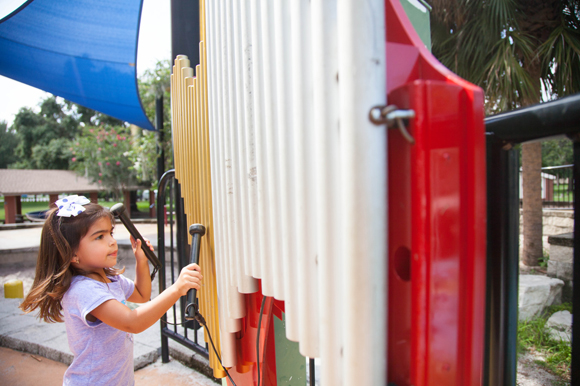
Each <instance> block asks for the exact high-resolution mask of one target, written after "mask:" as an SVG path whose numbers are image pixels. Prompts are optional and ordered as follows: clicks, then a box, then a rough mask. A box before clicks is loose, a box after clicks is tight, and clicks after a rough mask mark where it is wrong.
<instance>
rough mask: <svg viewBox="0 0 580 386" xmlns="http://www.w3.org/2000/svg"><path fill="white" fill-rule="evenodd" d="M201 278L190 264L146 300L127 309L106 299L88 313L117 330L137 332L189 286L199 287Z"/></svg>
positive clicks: (195, 266) (183, 293) (152, 322)
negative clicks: (168, 283) (153, 296)
mask: <svg viewBox="0 0 580 386" xmlns="http://www.w3.org/2000/svg"><path fill="white" fill-rule="evenodd" d="M202 278H203V276H202V275H201V269H200V268H199V266H198V265H197V264H190V265H188V266H187V267H185V268H183V269H182V270H181V273H180V274H179V278H178V279H177V281H176V282H175V283H173V284H172V285H171V286H170V287H169V288H167V289H166V290H165V291H163V292H162V293H161V294H160V295H159V296H157V297H156V298H155V299H153V300H151V301H150V302H148V303H146V304H143V305H142V306H139V307H138V308H136V309H134V310H131V309H130V308H129V307H127V306H126V305H124V304H123V303H121V302H119V301H117V300H108V301H106V302H104V303H103V304H101V305H100V306H98V307H97V308H95V309H94V310H93V311H92V312H91V315H92V316H94V317H96V318H97V319H99V320H100V321H102V322H103V323H105V324H108V325H109V326H111V327H114V328H116V329H118V330H121V331H125V332H130V333H134V334H138V333H140V332H143V331H145V330H146V329H148V328H149V327H151V326H152V325H153V324H155V322H157V321H158V320H159V319H160V318H161V317H162V316H163V314H165V313H166V312H167V310H168V309H169V308H170V307H171V306H172V305H174V304H175V302H177V300H178V299H179V298H180V297H181V296H184V295H186V294H187V291H188V290H189V289H191V288H195V289H197V290H199V289H200V288H201V285H200V283H201V279H202Z"/></svg>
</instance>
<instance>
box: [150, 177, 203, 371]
mask: <svg viewBox="0 0 580 386" xmlns="http://www.w3.org/2000/svg"><path fill="white" fill-rule="evenodd" d="M164 204H165V205H164ZM166 224H167V225H166ZM165 226H168V227H169V244H170V245H169V248H168V249H169V259H167V258H166V256H165V255H164V251H165ZM157 227H158V229H157V233H158V241H157V242H158V249H159V257H160V260H161V264H162V268H161V269H160V270H159V293H162V292H163V291H164V290H165V288H167V287H168V286H170V285H171V284H173V283H175V281H176V280H177V277H178V276H179V272H180V271H181V269H182V268H183V267H184V266H186V265H187V264H189V244H188V241H187V237H188V233H187V224H186V223H185V214H184V212H183V202H182V198H181V193H180V187H179V183H178V182H177V180H176V179H175V170H173V169H172V170H169V171H167V172H166V173H165V174H164V175H163V177H161V179H160V181H159V191H158V195H157ZM175 251H176V252H177V254H175ZM168 260H169V261H168ZM167 263H169V264H167ZM185 300H186V299H185V298H183V297H182V298H181V299H180V301H179V305H173V307H172V308H171V309H170V310H169V311H168V312H167V313H166V314H165V315H164V316H163V317H162V318H161V320H162V322H161V357H162V361H163V362H164V363H167V362H168V361H169V342H168V338H171V339H172V340H174V341H176V342H178V343H180V344H181V345H183V346H185V347H187V348H189V349H190V350H193V351H195V352H196V353H198V354H200V355H202V356H203V357H205V358H208V347H207V344H206V343H205V342H204V339H203V327H201V326H200V325H199V324H198V323H197V322H194V321H186V320H184V318H183V315H184V312H185V303H186V302H185ZM166 324H167V325H166ZM206 375H207V374H206Z"/></svg>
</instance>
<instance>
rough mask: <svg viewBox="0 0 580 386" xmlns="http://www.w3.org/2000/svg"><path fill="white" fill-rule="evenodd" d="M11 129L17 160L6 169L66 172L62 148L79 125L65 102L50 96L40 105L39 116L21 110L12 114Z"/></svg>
mask: <svg viewBox="0 0 580 386" xmlns="http://www.w3.org/2000/svg"><path fill="white" fill-rule="evenodd" d="M11 130H12V131H13V132H15V134H16V139H17V141H18V144H17V145H16V148H15V155H16V157H17V161H16V162H15V163H13V164H11V165H10V167H13V168H17V169H68V167H69V158H70V154H69V153H68V150H67V148H68V146H62V145H63V144H64V142H66V141H67V140H70V139H72V138H74V137H75V136H76V134H77V133H78V131H79V123H78V122H77V120H76V119H75V117H74V116H73V114H72V111H71V109H70V106H67V104H66V103H61V102H59V101H58V100H57V98H56V97H54V96H51V97H48V98H46V99H45V100H44V101H42V102H41V104H40V112H39V113H35V112H34V111H32V109H29V108H22V109H20V111H19V112H18V114H16V117H15V119H14V123H13V124H12V126H11ZM47 149H50V152H49V151H47Z"/></svg>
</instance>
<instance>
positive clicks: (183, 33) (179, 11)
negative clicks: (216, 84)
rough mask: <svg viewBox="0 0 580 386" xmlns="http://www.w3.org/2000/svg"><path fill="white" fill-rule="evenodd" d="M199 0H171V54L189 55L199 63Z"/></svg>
mask: <svg viewBox="0 0 580 386" xmlns="http://www.w3.org/2000/svg"><path fill="white" fill-rule="evenodd" d="M199 40H200V35H199V0H171V55H172V61H173V60H175V57H176V56H177V55H187V57H188V58H189V61H190V63H191V67H192V68H195V66H196V65H198V64H199Z"/></svg>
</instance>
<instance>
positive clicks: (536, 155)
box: [522, 142, 543, 266]
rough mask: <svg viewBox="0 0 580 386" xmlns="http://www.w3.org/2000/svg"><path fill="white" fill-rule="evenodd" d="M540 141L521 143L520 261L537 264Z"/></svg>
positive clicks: (540, 219) (541, 251)
mask: <svg viewBox="0 0 580 386" xmlns="http://www.w3.org/2000/svg"><path fill="white" fill-rule="evenodd" d="M541 174H542V143H541V142H532V143H525V144H523V145H522V185H523V212H524V213H523V223H524V248H523V256H522V261H523V262H524V264H525V265H528V266H537V265H538V261H539V259H540V258H542V256H543V248H542V177H541Z"/></svg>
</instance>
